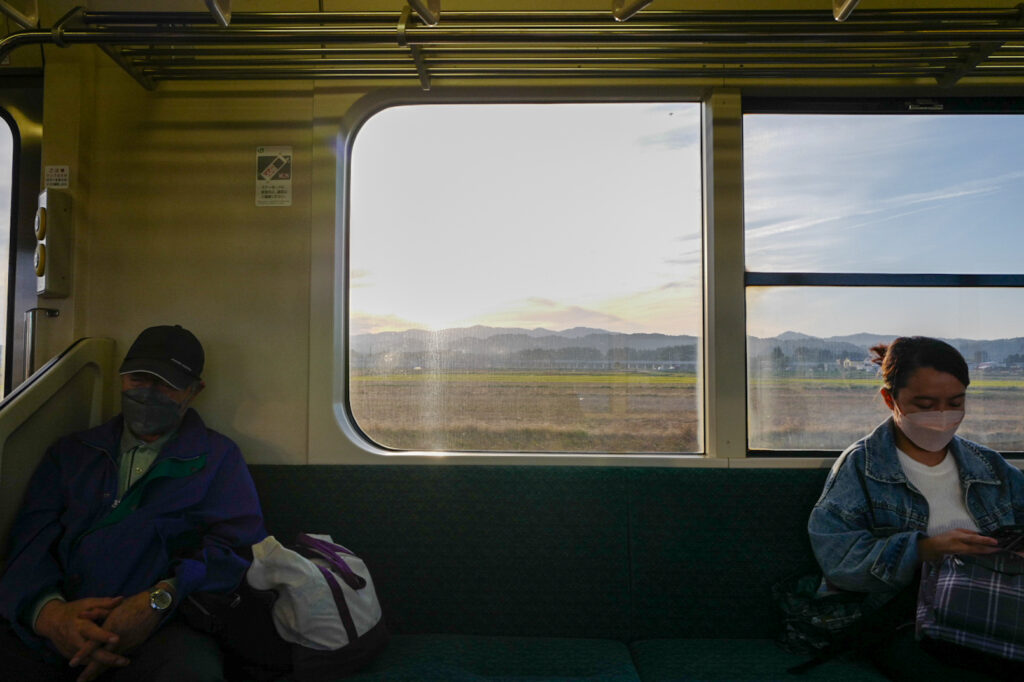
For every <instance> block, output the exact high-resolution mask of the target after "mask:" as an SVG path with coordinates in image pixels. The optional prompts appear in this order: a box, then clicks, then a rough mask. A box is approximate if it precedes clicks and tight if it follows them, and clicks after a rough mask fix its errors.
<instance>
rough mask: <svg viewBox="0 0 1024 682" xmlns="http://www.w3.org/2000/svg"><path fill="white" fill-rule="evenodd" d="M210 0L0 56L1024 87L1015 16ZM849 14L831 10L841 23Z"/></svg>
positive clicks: (227, 69) (18, 34)
mask: <svg viewBox="0 0 1024 682" xmlns="http://www.w3.org/2000/svg"><path fill="white" fill-rule="evenodd" d="M4 4H8V3H4ZM166 4H178V5H180V4H181V3H166ZM208 4H209V5H211V7H213V8H214V9H215V10H216V11H213V10H211V11H191V12H185V11H148V12H143V11H103V10H93V9H85V8H82V7H77V8H74V9H72V10H71V11H70V12H68V13H67V14H65V15H64V16H63V17H61V18H59V19H58V20H56V21H54V22H53V23H52V24H51V25H50V26H45V27H39V28H25V29H20V30H16V31H14V32H12V33H11V34H10V35H8V36H7V37H6V38H4V39H3V40H2V41H0V54H3V53H8V52H10V51H12V50H16V49H18V48H20V47H24V46H28V45H35V44H49V45H58V46H61V47H68V48H71V47H74V46H77V45H97V46H99V47H100V48H101V49H102V50H103V51H104V52H106V53H107V54H108V55H109V56H110V58H111V59H113V60H114V61H115V62H117V63H118V64H119V65H120V66H121V67H122V68H124V69H125V70H126V71H127V72H128V73H130V74H131V75H132V77H133V78H135V79H136V80H137V81H138V82H139V83H141V84H142V85H143V86H145V87H146V88H155V87H158V86H159V84H160V83H163V82H167V81H180V80H251V79H259V80H294V79H345V80H361V81H365V80H368V79H369V80H375V81H385V82H388V83H393V84H401V85H408V84H415V83H418V84H419V85H420V86H421V87H422V88H423V89H425V90H426V89H429V88H430V87H431V86H432V85H434V84H439V83H440V84H448V83H459V84H465V83H467V82H468V83H472V82H482V81H487V82H491V83H493V82H495V81H509V80H512V79H514V80H517V81H523V80H527V81H532V82H541V83H543V82H550V81H552V80H565V79H574V80H583V81H588V80H589V81H594V80H595V79H602V80H608V79H611V80H627V81H629V82H631V83H636V82H652V83H654V82H658V83H660V82H665V81H670V82H684V83H704V84H714V85H737V86H743V85H755V84H758V85H763V84H766V83H772V82H780V81H786V82H795V83H801V82H803V83H806V84H812V83H817V84H820V83H822V82H824V81H836V82H838V83H846V84H858V85H865V86H874V87H898V88H906V87H908V86H929V85H930V86H935V87H939V88H942V89H950V88H955V87H957V86H965V85H971V84H982V85H988V86H992V85H999V84H1008V85H1018V84H1020V82H1021V81H1022V79H1024V7H1022V6H1008V7H991V8H959V9H958V8H940V9H875V8H873V7H867V8H863V7H862V8H858V9H857V10H856V11H855V12H852V14H850V13H849V12H847V14H848V18H845V20H844V21H841V22H839V21H835V20H834V18H833V12H832V11H831V8H829V7H828V6H827V5H826V4H825V3H821V5H822V7H821V8H820V9H813V10H811V9H756V10H755V9H692V10H690V9H687V10H679V9H659V8H658V7H659V6H658V5H654V6H653V7H644V5H646V4H647V3H643V2H640V3H636V2H626V3H623V2H622V1H621V0H617V1H616V2H613V3H612V6H611V7H609V8H608V9H606V10H562V9H556V10H527V11H518V10H517V11H508V10H502V11H462V10H447V9H445V8H444V7H440V4H439V3H437V2H436V0H435V2H433V3H426V2H422V1H421V0H415V1H412V0H411V1H410V3H409V4H405V3H400V2H397V1H396V2H395V3H393V4H394V6H395V8H394V9H393V10H389V11H347V10H346V11H321V12H309V11H306V12H248V11H238V9H237V8H236V10H235V11H234V12H231V10H230V3H226V4H225V3H224V0H221V3H220V4H219V5H218V3H216V2H212V0H211V2H210V3H208ZM321 4H322V3H321ZM747 4H750V3H747ZM854 4H855V3H850V2H846V3H837V6H836V8H835V10H836V14H839V13H841V12H843V11H845V10H848V9H849V8H850V7H851V6H853V5H854ZM431 7H435V8H437V10H436V11H435V10H432V9H431ZM196 8H197V9H199V8H200V6H199V5H198V4H197V3H196ZM225 8H226V9H227V12H226V14H225V11H224V10H225ZM641 8H642V9H641ZM620 18H624V19H627V20H625V21H622V20H618V19H620ZM224 22H229V23H227V25H222V24H223V23H224ZM431 22H435V23H434V24H433V25H431Z"/></svg>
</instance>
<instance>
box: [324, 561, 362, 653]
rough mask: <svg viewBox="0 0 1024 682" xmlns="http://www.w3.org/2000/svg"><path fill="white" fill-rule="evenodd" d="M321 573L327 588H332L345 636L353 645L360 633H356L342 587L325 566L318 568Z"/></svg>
mask: <svg viewBox="0 0 1024 682" xmlns="http://www.w3.org/2000/svg"><path fill="white" fill-rule="evenodd" d="M317 568H319V569H320V572H321V573H322V574H323V576H324V580H326V581H327V586H328V587H330V588H331V594H333V595H334V605H335V606H337V607H338V615H339V616H341V624H342V625H343V626H345V634H346V635H348V641H349V643H350V644H351V643H352V642H354V641H356V640H357V639H358V638H359V633H357V632H356V624H355V621H353V620H352V614H351V613H350V612H349V610H348V602H346V601H345V595H344V593H342V591H341V585H339V584H338V581H337V580H335V579H334V574H333V573H331V572H330V571H328V570H327V569H326V568H324V567H323V566H317Z"/></svg>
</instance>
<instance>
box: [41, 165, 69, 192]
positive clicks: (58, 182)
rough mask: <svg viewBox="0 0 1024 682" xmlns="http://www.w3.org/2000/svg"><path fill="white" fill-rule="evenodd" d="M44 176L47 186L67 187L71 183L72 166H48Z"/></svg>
mask: <svg viewBox="0 0 1024 682" xmlns="http://www.w3.org/2000/svg"><path fill="white" fill-rule="evenodd" d="M43 176H44V179H45V186H46V188H53V189H67V188H68V187H69V186H70V185H71V167H70V166H47V167H46V169H45V171H44V173H43Z"/></svg>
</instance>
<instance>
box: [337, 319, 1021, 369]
mask: <svg viewBox="0 0 1024 682" xmlns="http://www.w3.org/2000/svg"><path fill="white" fill-rule="evenodd" d="M895 337H896V335H894V334H870V333H860V334H850V335H847V336H831V337H828V338H820V337H816V336H809V335H807V334H801V333H799V332H792V331H789V332H785V333H782V334H779V335H778V336H774V337H770V338H759V337H756V336H748V337H747V347H748V349H749V351H750V353H751V355H752V356H754V357H757V356H766V355H769V354H771V353H773V352H776V351H775V350H774V349H775V348H778V349H779V350H781V351H782V353H783V354H785V355H786V356H787V357H800V356H802V357H811V356H814V357H817V358H821V359H843V358H849V359H851V360H855V361H856V360H862V359H865V358H867V356H868V351H869V348H870V347H871V346H874V345H876V344H879V343H888V342H890V341H892V340H893V339H894V338H895ZM945 341H947V342H948V343H950V344H951V345H952V346H954V347H955V348H957V349H958V350H959V351H960V352H961V353H963V355H964V357H965V358H967V360H968V362H974V363H977V362H994V363H1002V362H1006V360H1007V358H1011V359H1012V356H1024V337H1016V338H1012V339H995V340H975V339H945ZM696 346H697V337H695V336H690V335H668V334H623V333H619V332H611V331H608V330H605V329H594V328H591V327H574V328H572V329H566V330H564V331H552V330H550V329H544V328H536V329H520V328H508V327H485V326H479V325H478V326H474V327H463V328H458V329H444V330H440V331H426V330H422V329H410V330H407V331H402V332H378V333H375V334H357V335H354V336H353V337H352V338H351V339H350V344H349V347H350V348H351V350H352V352H353V353H354V354H356V355H361V356H370V357H372V356H378V355H385V354H387V355H392V356H393V355H395V354H399V355H401V354H407V355H412V356H420V357H426V356H431V355H433V356H437V355H438V354H445V355H451V354H465V355H471V356H474V357H500V356H504V357H508V356H512V355H516V354H523V353H526V352H541V351H550V352H556V351H557V353H555V354H554V355H550V354H549V355H547V356H544V357H554V356H557V357H558V358H560V359H567V358H570V357H571V356H573V355H574V354H578V355H579V356H580V357H581V358H585V359H592V358H594V357H596V355H597V354H601V355H603V356H608V353H609V352H616V351H617V352H620V353H621V352H622V351H635V352H636V353H637V355H636V357H641V356H643V357H647V358H649V359H652V360H653V359H654V358H655V356H653V355H651V352H653V351H660V352H659V353H658V354H657V356H656V357H657V358H658V359H666V360H667V359H671V358H673V357H675V356H676V355H678V359H679V360H685V361H692V360H693V359H694V358H695V355H694V353H695V350H696ZM630 355H631V357H633V354H630ZM533 357H537V356H536V353H534V355H533Z"/></svg>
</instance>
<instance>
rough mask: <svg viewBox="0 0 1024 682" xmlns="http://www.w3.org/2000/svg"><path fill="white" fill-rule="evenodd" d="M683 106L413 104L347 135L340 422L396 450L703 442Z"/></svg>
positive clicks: (662, 446)
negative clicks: (345, 326)
mask: <svg viewBox="0 0 1024 682" xmlns="http://www.w3.org/2000/svg"><path fill="white" fill-rule="evenodd" d="M700 116H701V114H700V105H698V104H695V103H587V104H583V103H573V104H473V105H454V104H453V105H419V106H401V107H394V108H390V109H386V110H384V111H382V112H380V113H378V114H376V115H375V116H373V117H372V118H370V119H369V120H367V121H366V123H365V124H364V125H363V127H362V128H361V129H360V131H359V133H358V135H357V136H356V138H355V140H354V142H353V148H352V149H353V151H352V161H351V179H350V188H349V192H350V202H349V231H348V238H349V250H348V267H349V271H348V272H349V275H348V276H349V284H350V286H349V287H348V290H349V299H348V306H349V313H348V323H349V337H348V338H349V349H350V351H349V358H348V367H347V371H348V377H347V382H348V383H347V385H348V389H349V391H348V392H349V407H350V410H351V415H352V417H353V419H354V421H355V423H356V424H357V425H358V427H359V428H360V429H361V430H362V432H363V433H364V434H365V435H366V436H367V437H368V438H370V439H371V440H373V441H374V442H376V443H377V444H379V445H381V446H384V447H386V448H391V449H395V450H418V451H475V452H552V453H556V452H557V453H561V452H579V453H633V452H637V453H640V452H643V453H662V452H666V453H674V452H699V451H700V450H701V448H702V441H701V432H702V429H701V418H700V413H699V404H700V403H699V400H698V396H699V395H700V376H701V374H700V364H701V363H700V362H699V356H698V348H699V333H700V329H701V319H702V310H701V301H702V297H701V231H702V213H703V208H702V188H701V142H700V140H701V135H700V129H701V121H700Z"/></svg>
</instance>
